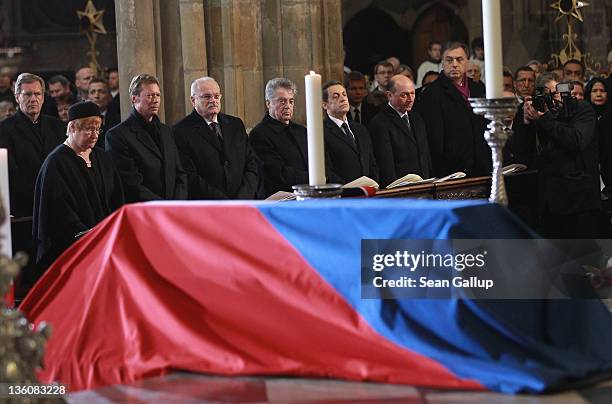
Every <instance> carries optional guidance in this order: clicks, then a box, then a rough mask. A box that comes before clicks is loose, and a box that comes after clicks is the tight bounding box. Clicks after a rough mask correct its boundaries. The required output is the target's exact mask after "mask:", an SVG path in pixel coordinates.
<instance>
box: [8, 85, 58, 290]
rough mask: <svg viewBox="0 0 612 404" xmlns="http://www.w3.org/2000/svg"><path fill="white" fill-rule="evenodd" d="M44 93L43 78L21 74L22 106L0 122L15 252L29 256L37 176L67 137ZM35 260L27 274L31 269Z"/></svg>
mask: <svg viewBox="0 0 612 404" xmlns="http://www.w3.org/2000/svg"><path fill="white" fill-rule="evenodd" d="M44 93H45V82H44V81H43V79H42V78H40V77H38V76H36V75H34V74H31V73H22V74H20V75H19V77H18V78H17V82H16V83H15V94H16V99H17V103H18V104H19V109H18V110H17V112H16V113H15V115H13V116H12V117H10V118H7V119H5V120H4V121H3V122H2V123H0V148H5V149H8V166H9V173H8V174H9V193H10V204H11V215H13V216H14V220H13V223H12V225H11V232H12V236H13V252H14V253H15V252H17V251H25V252H27V253H28V254H29V255H30V256H31V247H32V212H33V203H34V184H35V183H36V176H37V175H38V171H39V170H40V167H41V166H42V164H43V161H45V158H46V157H47V155H48V154H49V153H50V152H51V151H52V150H53V149H55V147H56V146H57V145H59V144H61V143H62V142H63V141H64V140H66V136H65V126H64V124H63V123H62V122H61V121H60V120H59V119H57V118H54V117H50V116H46V115H42V114H41V110H42V106H43V103H44ZM32 262H33V261H30V264H29V265H28V267H27V268H25V270H24V271H23V272H24V273H28V272H30V271H31V270H32V265H31V263H32ZM19 292H20V291H18V293H19ZM19 294H21V293H19Z"/></svg>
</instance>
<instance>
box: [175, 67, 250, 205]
mask: <svg viewBox="0 0 612 404" xmlns="http://www.w3.org/2000/svg"><path fill="white" fill-rule="evenodd" d="M221 97H222V94H221V89H220V88H219V84H218V83H217V82H216V81H215V79H213V78H212V77H201V78H199V79H196V80H195V81H194V82H193V83H191V104H192V105H193V112H191V114H189V115H187V116H186V117H185V118H183V119H182V120H180V121H179V122H178V123H177V124H176V125H174V127H173V128H172V130H173V133H174V140H175V141H176V145H177V147H178V150H179V153H180V156H181V161H182V162H183V166H184V167H185V170H186V171H187V174H188V178H189V199H255V197H256V195H257V186H258V175H257V161H256V156H255V152H254V151H253V149H252V148H251V145H250V142H249V137H248V135H247V133H246V130H245V127H244V124H243V123H242V120H241V119H240V118H238V117H235V116H231V115H227V114H223V113H221Z"/></svg>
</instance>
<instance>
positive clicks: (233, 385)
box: [67, 373, 612, 404]
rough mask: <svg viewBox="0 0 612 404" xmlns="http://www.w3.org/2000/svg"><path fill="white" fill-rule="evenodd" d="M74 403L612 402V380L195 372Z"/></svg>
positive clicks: (78, 396)
mask: <svg viewBox="0 0 612 404" xmlns="http://www.w3.org/2000/svg"><path fill="white" fill-rule="evenodd" d="M67 402H68V403H85V404H103V403H104V404H106V403H181V404H190V403H320V404H323V403H326V404H328V403H329V404H334V403H415V404H416V403H428V404H455V403H458V404H462V403H500V404H539V403H545V404H553V403H554V404H566V403H567V404H570V403H572V404H573V403H593V404H599V403H601V404H604V403H606V404H609V403H612V380H608V381H607V382H605V383H600V384H598V385H596V386H592V387H589V388H585V389H582V390H579V391H575V390H574V391H568V392H563V393H558V394H551V395H538V396H535V395H516V396H511V395H503V394H496V393H473V392H461V391H441V390H432V389H423V388H415V387H412V386H403V385H390V384H377V383H359V382H346V381H339V380H326V379H300V378H270V377H266V378H264V377H219V376H205V375H200V374H192V373H173V374H170V375H166V376H162V377H155V378H150V379H145V380H142V381H140V382H137V383H134V384H129V385H115V386H108V387H104V388H100V389H96V390H88V391H81V392H77V393H73V394H70V395H69V396H68V397H67Z"/></svg>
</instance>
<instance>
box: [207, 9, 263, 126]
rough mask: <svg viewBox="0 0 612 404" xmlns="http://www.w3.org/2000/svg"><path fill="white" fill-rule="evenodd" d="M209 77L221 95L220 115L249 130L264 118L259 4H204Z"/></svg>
mask: <svg viewBox="0 0 612 404" xmlns="http://www.w3.org/2000/svg"><path fill="white" fill-rule="evenodd" d="M205 17H206V18H205V19H206V47H207V51H208V70H209V75H210V76H211V77H213V78H214V79H215V80H217V82H218V83H219V86H220V87H221V92H222V93H223V107H222V110H223V112H226V113H228V114H230V115H236V116H238V117H240V118H242V119H243V120H244V122H245V125H246V126H247V128H252V127H253V126H254V125H255V124H256V123H257V122H259V120H260V119H261V117H262V116H263V113H264V101H263V86H264V83H263V78H262V50H263V48H262V46H263V44H262V36H261V27H262V25H261V1H260V0H211V1H208V2H207V3H206V8H205Z"/></svg>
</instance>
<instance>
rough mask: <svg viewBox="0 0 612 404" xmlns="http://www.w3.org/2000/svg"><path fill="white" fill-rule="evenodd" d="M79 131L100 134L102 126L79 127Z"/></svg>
mask: <svg viewBox="0 0 612 404" xmlns="http://www.w3.org/2000/svg"><path fill="white" fill-rule="evenodd" d="M77 130H78V131H79V132H83V133H89V134H90V135H99V134H100V131H101V130H100V128H96V127H90V128H80V129H77Z"/></svg>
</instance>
